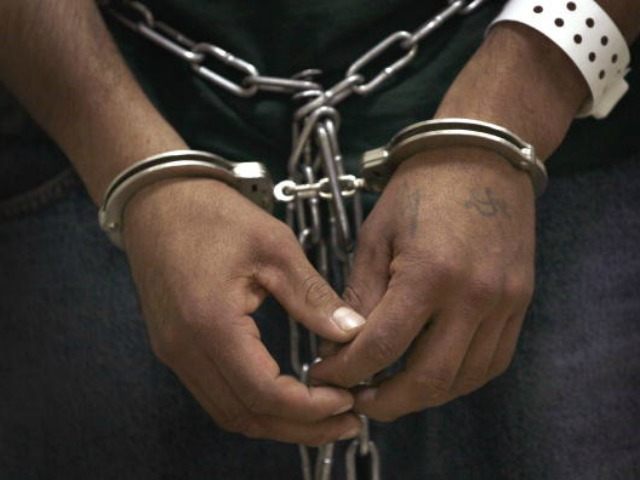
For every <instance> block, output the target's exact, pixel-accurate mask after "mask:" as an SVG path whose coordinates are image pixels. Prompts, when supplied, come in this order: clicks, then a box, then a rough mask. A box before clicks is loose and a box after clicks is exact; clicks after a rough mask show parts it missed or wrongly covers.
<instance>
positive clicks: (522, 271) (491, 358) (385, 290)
mask: <svg viewBox="0 0 640 480" xmlns="http://www.w3.org/2000/svg"><path fill="white" fill-rule="evenodd" d="M533 257H534V195H533V189H532V186H531V182H530V179H529V177H528V176H527V175H526V174H525V173H523V172H521V171H518V170H516V169H514V168H513V167H512V166H511V165H510V164H509V163H508V162H507V161H506V160H504V159H502V158H501V157H499V156H498V155H496V154H494V153H493V152H490V151H488V150H482V149H462V148H460V149H442V150H437V151H435V150H434V151H430V152H425V153H422V154H419V155H416V156H415V157H413V158H412V159H410V160H408V161H406V162H405V163H404V164H402V165H401V166H400V168H399V169H398V171H397V172H396V173H395V174H394V175H393V177H392V179H391V181H390V183H389V184H388V186H387V188H386V189H385V190H384V192H383V194H382V196H381V198H380V199H379V201H378V203H377V204H376V206H375V208H374V209H373V211H372V212H371V214H370V215H369V217H368V218H367V220H366V222H365V223H364V224H363V227H362V230H361V232H360V237H359V240H358V244H357V248H356V257H355V261H354V266H353V270H352V274H351V278H350V279H349V281H348V286H347V288H346V291H345V298H346V299H347V301H348V302H349V303H350V304H351V305H352V306H353V307H354V308H355V309H356V310H358V311H359V312H360V313H362V314H363V315H365V316H366V317H367V324H366V326H365V327H364V329H363V330H362V331H361V332H360V333H359V334H358V336H357V337H356V338H355V339H354V340H353V342H351V343H350V344H349V345H347V346H344V347H342V348H340V349H339V350H338V352H337V353H336V354H335V355H333V356H330V357H328V358H325V359H324V360H323V361H322V362H320V363H319V364H317V365H316V366H315V367H314V368H313V370H312V377H313V378H314V379H315V380H316V381H320V382H326V383H328V384H332V385H339V386H342V387H353V386H354V385H356V384H358V383H359V382H361V381H362V380H365V379H367V378H368V377H370V376H372V375H374V374H376V373H378V372H379V371H381V370H382V369H384V368H385V367H387V366H389V365H391V364H392V363H393V362H395V361H396V360H398V359H399V358H400V357H401V355H403V354H404V353H405V352H408V357H407V361H406V365H405V367H404V369H403V371H401V372H400V373H398V374H396V375H395V376H393V377H391V378H388V379H386V380H384V381H383V382H382V383H381V384H380V385H379V386H377V387H372V388H368V389H365V390H363V391H361V392H360V393H358V394H357V397H356V408H355V409H356V411H358V412H362V413H365V414H367V415H369V416H371V417H372V418H374V419H377V420H381V421H390V420H393V419H395V418H397V417H399V416H401V415H404V414H407V413H410V412H415V411H419V410H422V409H424V408H426V407H433V406H437V405H441V404H443V403H445V402H448V401H449V400H452V399H454V398H456V397H457V396H460V395H464V394H467V393H469V392H471V391H473V390H475V389H477V388H479V387H480V386H482V385H483V384H485V383H486V382H487V381H489V380H490V379H492V378H494V377H495V376H497V375H499V374H500V373H502V372H504V371H505V369H506V368H507V366H508V365H509V363H510V359H511V357H512V355H513V352H514V349H515V346H516V341H517V338H518V334H519V331H520V327H521V324H522V319H523V317H524V314H525V311H526V309H527V306H528V304H529V301H530V299H531V296H532V289H533V273H534V264H533Z"/></svg>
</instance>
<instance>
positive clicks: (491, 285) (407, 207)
mask: <svg viewBox="0 0 640 480" xmlns="http://www.w3.org/2000/svg"><path fill="white" fill-rule="evenodd" d="M601 3H602V5H603V6H604V7H605V8H607V9H608V11H609V12H610V13H611V15H612V17H613V18H614V20H616V21H618V22H619V24H620V26H621V28H622V30H623V32H624V33H625V35H626V36H627V38H628V39H629V40H632V39H633V38H635V36H636V35H637V34H638V28H639V26H640V4H638V2H637V1H635V0H603V1H602V2H601ZM51 25H55V26H56V27H57V28H50V26H51ZM0 43H1V44H2V45H8V46H9V48H5V49H0V79H1V80H2V81H3V83H5V84H6V85H7V86H8V88H9V89H10V90H11V91H12V92H13V93H14V94H15V95H16V96H17V97H18V98H20V99H21V101H22V103H23V104H24V105H25V106H26V107H27V108H28V109H29V111H30V113H31V115H32V116H33V117H34V118H35V119H36V120H37V121H38V122H39V123H40V124H41V125H42V126H43V127H44V128H45V129H46V130H47V132H48V133H49V134H50V135H51V137H52V138H53V139H55V140H56V142H57V143H58V144H59V145H60V146H61V147H62V148H63V150H64V151H65V153H66V154H67V155H68V157H69V158H70V159H71V161H72V162H73V164H74V165H75V167H76V169H77V170H78V172H79V173H80V175H81V176H82V179H83V181H84V183H85V185H86V186H87V189H88V191H89V192H90V194H91V196H92V198H93V199H94V201H95V202H96V203H100V201H101V196H102V193H103V192H104V189H105V188H106V186H107V185H108V184H109V182H110V181H111V179H112V178H113V177H114V176H115V175H117V173H118V172H120V171H121V170H122V169H124V168H126V166H128V165H130V164H131V163H133V162H135V161H137V160H139V159H141V158H144V157H146V156H149V155H152V154H156V153H159V152H162V151H165V150H170V149H179V148H184V147H185V142H184V141H183V140H182V138H181V137H180V135H178V134H177V133H176V132H175V130H174V129H173V128H172V127H171V126H170V125H169V124H168V123H167V122H166V121H165V120H164V119H163V118H162V116H161V115H160V114H159V113H158V112H157V111H156V109H155V108H154V107H153V106H152V105H151V103H150V102H149V101H148V99H147V98H146V97H145V96H144V94H143V93H142V91H141V90H140V88H139V86H138V85H137V84H136V82H135V80H134V79H133V77H132V75H131V74H130V72H129V71H128V69H127V67H126V66H125V64H124V62H123V61H122V59H121V58H120V56H119V54H118V53H117V50H116V48H115V46H114V45H113V42H112V40H111V38H110V37H109V34H108V32H107V30H106V28H105V27H104V24H103V22H102V20H101V18H100V15H99V14H98V12H97V10H96V7H95V5H94V3H93V2H92V1H89V0H77V1H73V2H71V1H66V2H63V1H56V2H53V1H47V0H21V1H5V2H2V3H0ZM25 58H28V59H29V60H30V61H28V62H26V61H23V60H24V59H25ZM79 58H81V59H82V61H78V59H79ZM69 86H73V88H69ZM478 92H482V94H481V95H480V94H478ZM586 95H587V90H586V86H585V85H584V82H583V81H582V79H581V78H580V75H579V73H578V72H577V70H576V69H575V67H573V65H572V64H571V62H570V61H569V60H568V59H567V58H566V57H565V56H564V54H562V52H560V51H558V50H557V49H556V48H555V47H554V46H553V45H550V44H549V42H547V41H546V40H545V39H544V38H543V37H541V36H540V35H538V34H536V33H535V32H532V31H528V30H527V29H526V27H517V26H514V25H508V24H505V25H500V26H498V27H496V28H494V29H493V30H492V33H491V34H490V35H489V36H488V37H487V39H486V41H485V42H484V43H483V45H482V46H481V47H480V49H479V50H478V52H477V53H476V54H475V55H474V56H473V58H472V59H471V60H470V61H469V63H468V64H467V66H466V67H465V68H464V70H463V71H462V72H461V74H460V75H459V77H458V78H457V79H456V81H455V82H454V84H453V85H452V86H451V88H450V90H449V92H448V93H447V95H446V97H445V98H444V100H443V102H442V104H441V106H440V108H439V110H438V112H437V114H436V116H437V117H452V116H456V117H469V118H476V119H480V120H487V121H492V122H495V123H498V124H501V125H503V126H505V127H507V128H509V129H511V130H513V131H515V132H516V133H517V134H519V135H520V136H521V137H522V138H524V139H526V140H527V141H529V142H531V143H533V144H534V145H535V146H536V148H537V149H538V153H539V155H540V156H541V157H542V158H546V157H547V156H548V155H549V154H550V153H551V152H552V151H553V150H554V149H555V148H557V146H558V145H559V144H560V142H561V141H562V139H563V138H564V135H565V133H566V130H567V128H568V127H569V124H570V123H571V120H572V118H573V116H574V115H575V112H576V111H577V109H578V107H579V106H580V104H581V103H582V102H583V101H584V99H585V98H586ZM69 112H73V115H70V114H69ZM397 212H403V214H402V215H398V214H397ZM534 214H535V207H534V195H533V190H532V187H531V183H530V181H529V178H528V177H527V176H526V174H524V173H523V172H520V171H518V170H515V169H514V168H512V167H511V165H509V164H508V163H507V162H506V161H505V160H504V159H502V158H500V157H499V156H498V155H496V154H495V153H493V152H491V151H488V150H483V149H471V148H467V149H462V148H447V149H440V150H433V151H428V152H422V153H420V154H418V155H416V156H415V157H413V158H411V159H409V160H408V161H406V162H405V163H404V164H403V165H402V166H401V167H400V168H399V169H398V171H397V172H396V173H395V174H394V175H393V177H392V179H391V181H390V183H389V185H388V187H387V188H386V189H385V191H384V193H383V194H382V196H381V198H380V200H379V202H378V203H377V205H376V207H375V209H374V210H373V212H372V213H371V215H370V216H369V217H368V218H367V220H366V222H365V224H364V225H363V230H362V234H361V236H360V238H359V239H358V245H357V249H356V260H355V265H354V269H353V273H352V276H351V278H350V280H349V287H348V288H347V291H346V292H345V299H344V300H342V299H341V298H340V297H339V296H338V295H337V294H336V293H335V292H334V291H333V290H332V289H331V288H330V287H329V286H328V285H327V284H326V282H324V281H323V280H322V279H321V278H320V276H319V275H318V273H317V272H316V271H315V270H313V268H312V267H311V265H310V264H309V263H308V261H307V260H306V258H305V257H304V253H303V252H302V250H301V249H300V247H299V246H298V245H297V243H296V242H295V239H294V237H293V236H292V234H291V233H290V232H289V231H288V230H287V229H286V227H285V225H284V224H283V223H282V222H279V221H278V220H276V219H274V218H272V217H270V216H269V215H267V214H266V213H264V212H263V211H261V210H259V209H257V208H256V207H255V206H253V205H252V204H251V203H250V202H248V201H247V200H246V199H244V198H243V197H242V196H240V195H239V194H238V193H236V192H235V191H233V190H231V189H229V188H228V187H226V186H225V185H223V184H221V183H219V182H216V181H214V180H176V181H167V182H163V183H161V184H157V185H154V186H152V187H149V188H147V189H145V190H143V191H142V192H140V193H139V194H138V195H136V197H135V198H134V200H133V201H132V202H131V204H130V205H129V206H128V207H127V209H126V219H125V230H124V238H125V245H126V249H127V255H128V259H129V263H130V265H131V269H132V272H133V276H134V279H135V283H136V287H137V289H138V293H139V298H140V304H141V307H142V310H143V312H144V315H145V319H146V321H147V325H148V330H149V336H150V340H151V343H152V346H153V348H154V351H155V352H156V354H157V355H158V357H159V358H160V359H161V360H162V361H163V362H164V363H166V364H167V365H168V366H169V367H170V368H171V369H173V370H174V371H175V372H176V373H177V375H178V376H179V377H180V378H181V380H182V381H183V382H184V383H185V385H186V386H187V387H188V388H189V389H190V391H191V392H192V393H193V395H194V396H195V398H196V399H197V400H198V401H199V402H200V403H201V405H202V406H203V408H205V409H206V410H207V412H208V413H209V414H210V415H211V417H212V418H213V419H214V420H215V421H216V422H217V423H218V424H219V425H220V426H222V427H223V428H227V429H230V430H233V431H237V432H241V433H244V434H246V435H249V436H252V437H260V438H272V439H277V440H281V441H287V442H300V443H307V444H313V445H315V444H319V443H324V442H328V441H332V440H336V439H338V438H344V437H349V436H353V435H355V434H357V432H358V429H359V422H358V420H357V417H356V416H355V415H353V414H352V413H344V410H345V409H347V410H348V409H350V408H352V407H354V406H355V410H356V411H359V412H364V413H367V414H369V415H370V416H372V417H373V418H376V419H379V420H392V419H394V418H397V417H399V416H402V415H405V414H407V413H409V412H413V411H417V410H421V409H423V408H426V407H429V406H434V405H440V404H442V403H445V402H447V401H449V400H451V399H453V398H456V397H457V396H459V395H464V394H466V393H469V392H471V391H473V390H474V389H477V388H479V387H480V386H482V385H483V384H485V383H486V382H487V381H489V380H490V379H491V378H493V377H495V376H496V375H499V374H500V373H501V372H503V371H504V370H505V369H506V368H507V367H508V365H509V362H510V359H511V357H512V355H513V351H514V350H515V348H516V343H517V338H518V334H519V331H520V328H521V325H522V319H523V317H524V313H525V311H526V308H527V305H528V303H529V301H530V298H531V295H532V291H533V254H534V227H533V225H534ZM238 218H243V219H250V220H251V221H250V222H248V221H247V222H238V221H237V219H238ZM249 226H250V228H249ZM265 232H267V233H266V234H265ZM269 294H270V295H274V296H275V297H276V298H277V299H278V300H279V301H280V302H281V303H282V304H283V306H284V307H285V309H287V310H288V311H289V312H290V313H292V314H294V316H296V317H298V318H299V319H300V321H301V322H302V323H304V324H305V325H306V326H307V327H309V328H311V329H312V330H314V331H316V332H318V333H319V334H320V335H322V336H323V337H324V338H327V339H329V340H331V341H333V342H336V343H338V344H343V345H344V346H343V347H340V348H339V349H338V350H337V352H336V353H335V355H333V356H331V357H329V358H326V359H325V360H324V361H323V362H321V363H320V364H319V365H317V366H316V367H315V368H314V370H313V375H314V377H315V379H316V381H317V382H320V383H325V384H330V385H333V386H317V387H312V388H307V387H306V386H304V385H302V384H301V383H299V382H298V381H297V380H295V379H293V378H291V377H286V376H283V375H281V374H280V371H279V368H278V366H277V364H276V363H275V361H274V360H273V359H272V358H271V357H270V356H269V355H268V353H267V352H266V350H265V349H264V346H263V345H262V343H261V342H260V338H259V335H258V332H257V329H256V326H255V324H254V322H253V320H252V319H251V316H250V314H251V313H252V312H253V311H254V310H255V309H256V308H257V307H258V306H259V304H260V303H261V302H262V301H263V299H264V297H265V296H266V295H269ZM345 301H346V302H347V303H348V304H350V305H351V306H352V307H353V308H355V309H356V310H358V311H359V312H360V313H362V314H363V315H365V316H366V317H367V323H366V325H365V326H364V328H363V327H362V325H360V326H358V327H356V328H353V329H348V330H344V329H341V328H340V327H339V326H338V324H337V323H336V322H335V315H334V313H335V312H336V311H337V310H339V309H340V308H342V307H344V305H345ZM406 351H409V360H408V363H407V367H406V369H405V370H404V371H403V372H401V373H399V374H398V375H396V376H395V377H392V378H390V379H387V380H386V381H384V382H383V383H382V384H381V385H379V386H377V387H376V388H370V389H365V390H364V391H362V392H360V393H357V394H355V396H354V393H353V392H352V391H351V390H350V388H351V387H352V386H354V385H356V384H357V383H359V382H360V381H361V380H363V379H365V378H367V377H369V376H371V375H373V374H375V373H376V372H378V371H379V370H381V369H383V368H384V367H386V366H388V365H389V364H390V363H392V362H393V361H395V360H396V359H397V358H399V357H400V356H401V355H402V354H403V353H405V352H406Z"/></svg>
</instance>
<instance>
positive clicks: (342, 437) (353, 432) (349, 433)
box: [338, 426, 361, 440]
mask: <svg viewBox="0 0 640 480" xmlns="http://www.w3.org/2000/svg"><path fill="white" fill-rule="evenodd" d="M360 428H361V427H360V426H358V427H353V428H352V429H351V430H347V431H346V432H345V433H343V434H342V435H340V438H338V440H348V439H349V438H354V437H357V436H358V434H359V433H360Z"/></svg>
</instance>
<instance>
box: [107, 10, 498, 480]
mask: <svg viewBox="0 0 640 480" xmlns="http://www.w3.org/2000/svg"><path fill="white" fill-rule="evenodd" d="M487 1H488V0H448V1H447V5H446V7H444V8H443V9H442V10H440V11H439V12H438V13H437V14H436V15H434V16H433V17H432V18H430V19H429V20H428V21H427V22H425V23H423V24H422V25H420V26H419V27H418V28H417V29H415V30H414V31H413V32H409V31H404V30H401V31H397V32H394V33H392V34H390V35H388V36H387V37H385V38H384V39H382V40H381V41H380V42H378V43H377V44H376V45H374V46H373V47H372V48H371V49H369V50H368V51H366V52H365V53H363V54H362V55H361V56H360V57H358V58H357V59H356V60H355V61H354V62H353V63H352V64H351V65H350V66H349V67H348V68H347V70H346V73H345V76H344V77H343V78H342V79H340V80H339V81H338V82H336V83H335V84H334V85H332V86H331V87H329V88H324V87H323V86H322V85H321V84H320V83H318V82H317V77H318V76H319V75H320V74H321V73H322V72H321V71H320V70H316V69H308V70H304V71H302V72H299V73H297V74H295V75H293V76H292V77H290V78H285V77H270V76H264V75H261V74H260V72H259V70H258V69H257V68H256V67H255V65H253V64H252V63H250V62H248V61H246V60H243V59H241V58H238V57H236V56H234V55H233V54H231V53H230V52H228V51H226V50H225V49H223V48H222V47H220V46H218V45H215V44H212V43H207V42H195V41H193V40H191V39H190V38H189V37H187V36H185V35H183V34H182V33H180V32H178V31H177V30H175V29H173V28H172V27H170V26H168V25H167V24H165V23H162V22H160V21H157V20H156V19H155V17H154V15H153V13H152V12H151V11H150V10H149V8H148V7H146V6H145V5H144V4H143V3H141V2H139V1H132V0H101V1H99V2H98V3H99V4H100V5H101V6H103V7H104V8H105V11H106V12H107V13H108V14H110V15H111V16H112V17H114V18H115V19H117V20H118V21H119V22H120V23H122V24H123V25H125V26H126V27H128V28H130V29H131V30H134V31H136V32H138V33H139V34H140V35H142V36H143V37H145V38H147V39H148V40H150V41H151V42H152V43H154V44H156V45H158V46H159V47H161V48H163V49H164V50H166V51H168V52H169V53H171V54H173V55H174V56H176V57H177V58H179V59H181V60H183V61H184V62H185V63H187V64H188V65H190V67H191V68H192V69H193V71H194V72H195V73H196V74H197V75H198V76H199V77H201V78H202V79H204V80H205V81H207V82H210V83H212V84H214V85H216V86H218V87H220V88H222V89H224V90H226V91H227V92H229V93H231V94H234V95H236V96H239V97H252V96H254V95H256V94H257V93H258V92H272V93H276V94H284V95H288V96H290V98H291V99H292V100H293V101H294V102H295V105H296V110H295V112H294V114H293V119H292V129H291V130H292V149H291V155H290V156H289V160H288V164H287V172H288V178H287V179H286V180H283V181H282V182H280V183H278V184H277V185H276V186H275V189H274V192H273V193H274V196H275V198H276V200H278V201H280V202H283V203H284V204H286V222H287V224H288V225H289V226H290V227H291V228H292V229H293V231H294V232H295V233H296V235H297V237H298V241H299V242H300V245H301V246H302V248H303V249H304V251H305V253H306V254H307V256H308V257H309V259H310V260H311V261H312V263H313V264H314V265H315V267H316V268H317V270H318V272H319V273H320V274H321V275H322V276H323V277H325V278H326V279H327V280H328V281H330V283H331V284H332V285H333V286H334V287H335V288H336V290H338V291H340V290H341V289H342V288H343V286H344V280H345V279H346V278H347V277H348V275H349V271H350V268H351V263H352V257H353V245H354V243H355V237H356V235H357V233H358V230H359V228H360V224H361V223H362V219H363V206H362V195H361V192H362V190H363V189H365V188H366V187H367V185H366V183H365V181H364V179H362V178H358V177H356V176H354V175H349V174H346V173H345V170H344V166H343V162H342V154H341V152H340V143H339V141H338V131H339V127H340V115H339V113H338V111H337V110H336V107H337V105H338V104H340V103H341V102H343V101H344V100H346V99H347V98H349V97H350V96H351V95H353V94H357V95H362V96H364V95H368V94H370V93H372V92H373V91H375V90H377V89H379V88H380V86H381V85H382V84H384V83H385V81H386V80H387V79H389V78H390V77H392V76H394V75H395V74H396V73H398V72H399V71H400V70H402V69H403V68H404V67H406V66H407V65H408V64H409V63H410V62H411V60H412V59H413V58H414V57H415V56H416V54H417V52H418V46H419V44H420V42H422V41H423V40H424V39H425V38H426V37H428V36H429V35H430V34H431V33H433V32H434V31H435V30H437V29H438V28H439V27H441V26H442V25H444V24H445V23H446V22H447V21H449V20H450V19H451V18H453V17H455V16H457V15H468V14H470V13H472V12H474V11H475V10H476V9H478V8H479V7H480V6H481V5H482V4H484V3H486V2H487ZM392 49H400V55H399V56H398V57H397V59H396V60H395V61H393V62H392V63H390V64H388V65H387V66H385V67H383V68H381V69H380V70H378V71H377V73H374V74H371V75H369V76H367V77H365V75H364V73H362V72H363V70H365V69H367V68H368V67H370V66H372V65H373V64H374V63H375V62H376V60H379V59H380V58H381V57H383V56H386V55H387V54H390V53H391V50H392ZM216 64H218V65H220V64H222V65H224V66H225V67H226V70H227V71H230V72H235V73H237V78H236V79H230V78H228V77H227V76H225V75H223V74H222V73H220V70H219V69H218V68H216ZM323 219H325V220H326V221H325V222H323ZM289 342H290V352H289V353H290V361H291V365H292V368H293V370H294V372H295V373H296V375H298V377H299V379H300V381H301V382H303V383H305V384H308V380H309V379H308V373H309V365H310V363H313V362H317V361H319V360H320V359H319V358H318V356H317V342H318V339H317V338H316V336H315V335H313V334H312V333H311V332H309V331H306V330H304V329H302V328H301V327H300V325H299V323H298V322H297V321H296V319H295V318H289ZM360 418H361V421H362V423H363V428H362V430H361V433H360V435H359V437H358V438H356V439H354V440H352V442H351V443H350V444H349V446H348V448H347V450H346V456H345V466H346V475H347V479H348V480H380V478H381V477H380V455H379V453H378V448H377V446H376V444H375V442H374V440H373V439H372V438H371V436H370V432H369V422H368V419H367V418H366V417H365V416H363V415H360ZM299 451H300V459H301V467H302V474H303V479H304V480H330V479H331V470H332V466H333V457H334V444H328V445H324V446H322V447H320V448H319V449H318V450H317V451H316V454H315V464H314V466H313V467H312V464H313V462H312V455H311V451H310V449H309V448H307V447H305V446H303V445H300V446H299ZM358 465H367V467H366V468H365V470H366V475H367V478H366V479H365V477H363V476H362V474H361V471H360V470H359V468H358Z"/></svg>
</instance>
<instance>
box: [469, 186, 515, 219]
mask: <svg viewBox="0 0 640 480" xmlns="http://www.w3.org/2000/svg"><path fill="white" fill-rule="evenodd" d="M464 206H465V208H473V209H475V210H477V211H478V213H479V214H480V215H482V216H483V217H496V216H498V215H503V216H505V217H507V218H511V214H510V213H509V206H508V205H507V202H506V201H505V200H503V199H501V198H498V196H497V195H496V193H495V192H494V191H493V190H492V189H491V188H489V187H486V188H485V189H484V190H472V191H471V195H469V200H467V201H466V202H465V203H464Z"/></svg>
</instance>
